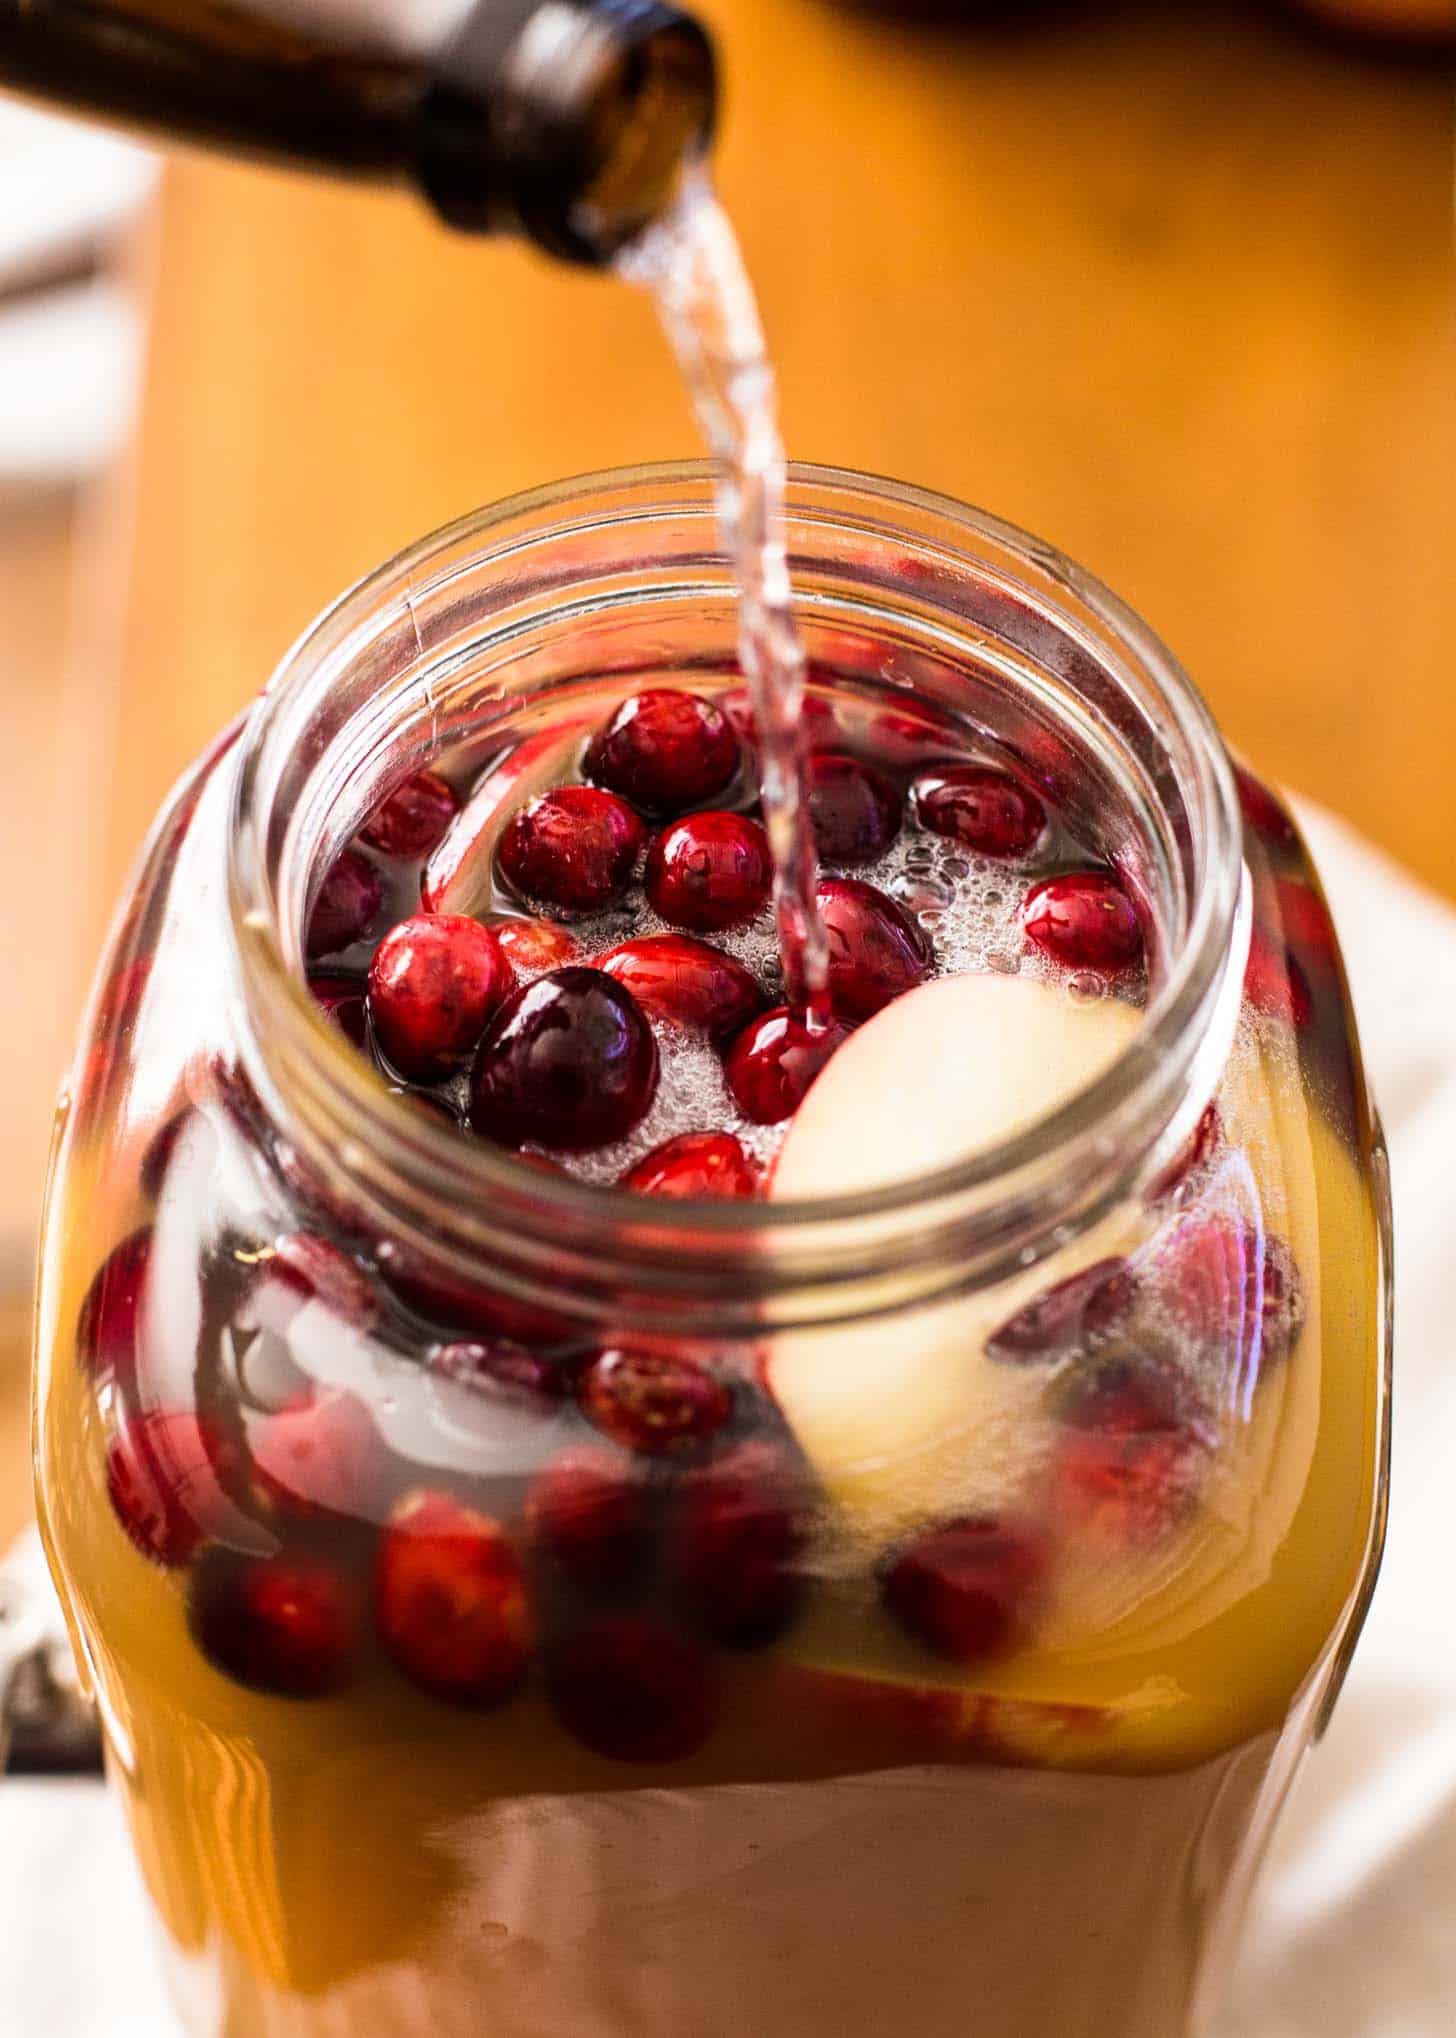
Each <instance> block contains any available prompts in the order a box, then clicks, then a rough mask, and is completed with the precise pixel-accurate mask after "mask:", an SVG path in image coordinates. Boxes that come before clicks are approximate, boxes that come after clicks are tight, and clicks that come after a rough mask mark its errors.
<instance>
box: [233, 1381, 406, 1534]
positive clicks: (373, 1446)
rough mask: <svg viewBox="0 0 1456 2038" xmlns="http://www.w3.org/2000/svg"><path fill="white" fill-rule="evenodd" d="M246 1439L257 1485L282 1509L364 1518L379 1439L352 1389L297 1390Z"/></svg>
mask: <svg viewBox="0 0 1456 2038" xmlns="http://www.w3.org/2000/svg"><path fill="white" fill-rule="evenodd" d="M248 1441H249V1445H250V1448H251V1450H252V1455H253V1468H254V1471H255V1472H256V1474H257V1477H258V1482H259V1484H260V1486H261V1487H262V1489H263V1491H264V1492H265V1493H266V1494H267V1495H268V1497H269V1499H271V1500H272V1501H274V1502H275V1503H276V1504H277V1505H278V1506H280V1507H282V1508H283V1509H284V1510H285V1511H286V1512H288V1513H290V1514H293V1515H296V1516H299V1517H303V1518H308V1517H313V1516H317V1515H323V1514H344V1515H353V1516H355V1517H357V1518H359V1519H361V1520H367V1519H368V1518H369V1516H370V1514H371V1512H372V1508H373V1503H374V1499H375V1495H376V1492H377V1488H378V1484H379V1477H380V1469H381V1464H380V1461H381V1444H380V1437H379V1432H378V1430H377V1429H376V1428H375V1427H374V1420H373V1418H372V1416H371V1415H370V1413H369V1411H368V1409H367V1408H366V1407H365V1405H364V1403H363V1402H362V1401H361V1400H360V1399H359V1397H358V1395H357V1394H349V1393H346V1392H344V1391H342V1390H337V1389H335V1390H328V1391H324V1392H321V1393H320V1392H309V1393H305V1394H300V1395H297V1396H296V1397H295V1398H294V1399H293V1400H292V1401H289V1402H287V1403H286V1404H285V1405H284V1406H283V1407H282V1408H280V1409H278V1410H277V1412H276V1413H275V1414H273V1415H268V1416H264V1417H263V1418H262V1419H261V1420H260V1421H259V1422H257V1423H256V1424H255V1425H254V1427H253V1429H252V1432H251V1434H250V1436H249V1439H248Z"/></svg>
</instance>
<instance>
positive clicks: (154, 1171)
mask: <svg viewBox="0 0 1456 2038" xmlns="http://www.w3.org/2000/svg"><path fill="white" fill-rule="evenodd" d="M191 1117H192V1107H191V1106H190V1105H189V1104H184V1105H183V1106H182V1108H181V1110H180V1111H174V1112H173V1113H172V1115H171V1117H170V1118H164V1119H163V1120H162V1123H161V1124H160V1125H159V1126H158V1127H157V1129H156V1131H155V1132H154V1133H153V1134H152V1136H151V1138H150V1139H149V1140H148V1141H147V1144H146V1150H145V1152H144V1153H143V1154H142V1158H141V1166H140V1167H139V1168H138V1170H137V1173H138V1175H139V1176H140V1178H141V1185H142V1192H143V1194H144V1195H146V1196H148V1197H149V1198H150V1199H151V1201H152V1202H153V1203H155V1202H156V1200H157V1198H158V1197H159V1196H160V1195H161V1193H162V1184H163V1182H164V1181H165V1180H166V1178H167V1170H168V1168H169V1167H170V1166H171V1165H172V1156H173V1154H174V1153H175V1152H176V1151H177V1142H178V1140H179V1139H180V1138H181V1137H182V1134H183V1132H184V1131H185V1130H186V1128H187V1125H188V1123H189V1121H190V1120H191Z"/></svg>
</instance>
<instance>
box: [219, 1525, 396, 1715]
mask: <svg viewBox="0 0 1456 2038" xmlns="http://www.w3.org/2000/svg"><path fill="white" fill-rule="evenodd" d="M188 1615H189V1619H190V1622H191V1627H192V1633H193V1636H194V1638H195V1640H196V1642H197V1645H198V1647H199V1648H200V1649H201V1650H202V1653H203V1654H204V1656H206V1657H207V1658H208V1660H209V1661H210V1662H212V1663H213V1664H215V1665H216V1667H217V1668H218V1669H219V1670H221V1671H223V1672H224V1674H225V1675H226V1676H228V1677H231V1678H232V1679H233V1681H234V1682H235V1683H237V1684H245V1685H247V1686H249V1687H250V1688H251V1689H252V1690H254V1691H268V1692H273V1693H276V1694H277V1695H278V1696H279V1697H283V1698H321V1697H323V1696H324V1695H325V1694H326V1693H328V1692H331V1691H338V1690H341V1689H342V1688H343V1686H344V1685H346V1684H347V1683H348V1682H349V1679H350V1677H351V1676H352V1674H353V1671H354V1667H355V1664H356V1663H357V1661H358V1657H359V1651H360V1643H361V1622H360V1617H359V1616H360V1609H359V1600H358V1594H357V1592H356V1591H355V1588H354V1586H353V1584H352V1583H351V1581H350V1580H349V1578H348V1577H347V1576H346V1575H345V1573H344V1572H342V1571H341V1570H339V1569H337V1568H336V1567H335V1566H334V1565H333V1564H331V1563H329V1562H328V1561H327V1560H326V1559H324V1558H323V1557H320V1556H316V1555H313V1554H311V1553H309V1552H293V1551H290V1550H283V1551H280V1552H279V1554H278V1555H277V1556H273V1557H248V1556H242V1555H240V1554H239V1553H238V1552H236V1551H234V1550H228V1549H223V1548H220V1547H215V1548H213V1549H211V1550H209V1551H208V1552H207V1553H206V1554H205V1555H204V1557H203V1558H202V1560H201V1562H200V1563H199V1564H198V1566H197V1568H196V1570H195V1571H194V1572H193V1574H192V1583H191V1590H190V1593H189V1599H188Z"/></svg>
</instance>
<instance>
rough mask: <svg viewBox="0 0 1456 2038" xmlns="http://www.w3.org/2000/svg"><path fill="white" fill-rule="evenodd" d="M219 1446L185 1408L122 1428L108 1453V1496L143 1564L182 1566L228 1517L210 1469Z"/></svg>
mask: <svg viewBox="0 0 1456 2038" xmlns="http://www.w3.org/2000/svg"><path fill="white" fill-rule="evenodd" d="M221 1457H222V1444H221V1440H220V1438H219V1436H218V1435H217V1433H216V1431H215V1430H213V1429H212V1427H211V1425H210V1424H207V1423H206V1422H204V1421H203V1420H202V1419H201V1418H199V1417H198V1416H196V1415H194V1414H193V1413H192V1411H191V1410H190V1409H180V1408H155V1409H150V1410H148V1412H147V1413H146V1414H145V1415H137V1416H133V1417H131V1418H130V1419H129V1420H128V1421H126V1422H124V1423H123V1424H122V1425H121V1427H120V1428H119V1429H118V1430H117V1432H116V1434H115V1435H114V1436H113V1437H112V1438H111V1441H110V1442H109V1443H108V1445H107V1447H106V1490H107V1492H108V1494H109V1495H110V1496H111V1505H112V1507H113V1508H114V1509H115V1511H116V1518H117V1520H118V1521H119V1522H120V1523H121V1525H122V1527H123V1528H124V1529H125V1530H126V1532H127V1534H128V1536H130V1538H131V1540H132V1542H133V1543H135V1545H136V1547H137V1548H138V1549H139V1550H140V1551H141V1553H142V1555H143V1556H144V1557H150V1558H151V1559H152V1561H153V1562H154V1563H157V1564H168V1565H179V1564H186V1563H187V1562H188V1561H189V1560H190V1559H191V1557H192V1556H193V1554H194V1552H195V1551H196V1550H197V1549H198V1547H199V1545H200V1544H202V1543H203V1542H205V1541H206V1540H207V1538H208V1537H209V1536H211V1535H214V1534H216V1533H217V1532H218V1531H219V1530H220V1529H221V1527H222V1525H223V1523H224V1520H225V1519H226V1517H227V1514H228V1512H229V1510H228V1505H227V1501H226V1499H225V1497H224V1494H223V1491H222V1488H221V1486H220V1485H219V1484H218V1478H217V1472H216V1471H215V1469H214V1466H215V1465H216V1464H217V1463H218V1462H220V1460H221Z"/></svg>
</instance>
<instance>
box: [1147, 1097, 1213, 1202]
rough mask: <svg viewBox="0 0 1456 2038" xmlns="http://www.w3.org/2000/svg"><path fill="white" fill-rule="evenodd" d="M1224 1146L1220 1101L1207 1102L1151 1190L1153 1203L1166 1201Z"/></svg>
mask: <svg viewBox="0 0 1456 2038" xmlns="http://www.w3.org/2000/svg"><path fill="white" fill-rule="evenodd" d="M1222 1145H1223V1119H1222V1117H1221V1116H1220V1114H1219V1108H1218V1106H1217V1104H1205V1105H1204V1107H1203V1109H1202V1111H1201V1112H1200V1113H1199V1114H1198V1123H1197V1124H1196V1125H1195V1126H1194V1128H1193V1130H1192V1132H1191V1133H1190V1134H1189V1135H1188V1138H1187V1140H1186V1141H1185V1142H1184V1144H1183V1148H1182V1151H1181V1152H1180V1153H1178V1154H1176V1155H1175V1156H1174V1158H1173V1159H1172V1160H1171V1161H1170V1162H1169V1164H1168V1166H1167V1167H1166V1168H1165V1169H1164V1170H1163V1172H1162V1174H1161V1175H1159V1177H1158V1179H1157V1180H1156V1182H1154V1183H1153V1185H1152V1187H1151V1189H1149V1191H1148V1197H1149V1200H1150V1201H1151V1202H1154V1203H1161V1202H1164V1201H1166V1199H1167V1198H1168V1197H1170V1196H1173V1195H1175V1194H1176V1193H1177V1191H1178V1190H1179V1189H1181V1188H1182V1187H1183V1185H1184V1183H1185V1182H1187V1181H1189V1180H1191V1179H1192V1177H1193V1176H1194V1175H1196V1174H1199V1173H1201V1172H1202V1170H1203V1169H1204V1168H1206V1167H1207V1166H1208V1163H1209V1162H1210V1161H1211V1160H1212V1159H1213V1157H1214V1155H1215V1154H1216V1153H1217V1152H1218V1150H1219V1148H1220V1147H1221V1146H1222Z"/></svg>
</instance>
